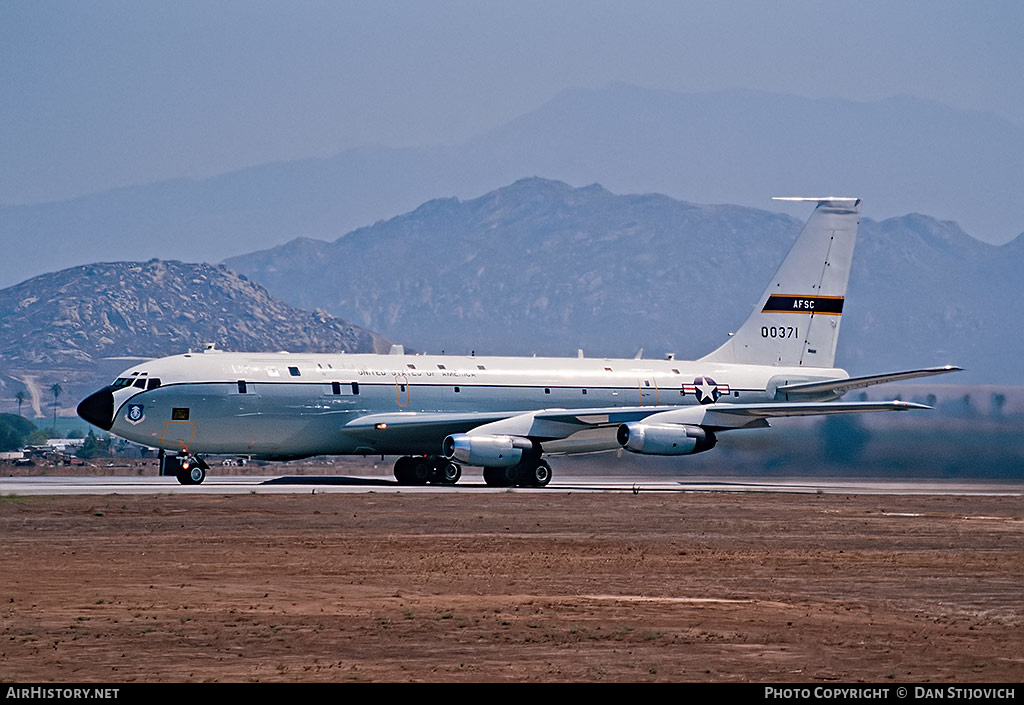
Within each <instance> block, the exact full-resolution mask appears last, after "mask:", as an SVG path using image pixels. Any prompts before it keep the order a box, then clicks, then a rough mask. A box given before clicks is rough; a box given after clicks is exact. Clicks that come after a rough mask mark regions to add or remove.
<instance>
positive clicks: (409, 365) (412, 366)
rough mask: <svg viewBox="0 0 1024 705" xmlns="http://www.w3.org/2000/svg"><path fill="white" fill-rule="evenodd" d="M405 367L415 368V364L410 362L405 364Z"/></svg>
mask: <svg viewBox="0 0 1024 705" xmlns="http://www.w3.org/2000/svg"><path fill="white" fill-rule="evenodd" d="M406 367H408V368H409V369H410V370H415V369H416V365H414V364H412V363H411V362H410V363H409V364H408V365H406Z"/></svg>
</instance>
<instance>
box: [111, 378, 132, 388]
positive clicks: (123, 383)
mask: <svg viewBox="0 0 1024 705" xmlns="http://www.w3.org/2000/svg"><path fill="white" fill-rule="evenodd" d="M132 381H133V380H131V379H130V378H128V377H118V378H117V379H115V380H114V383H113V384H112V385H110V386H111V387H113V388H114V389H120V388H121V387H130V386H131V384H132Z"/></svg>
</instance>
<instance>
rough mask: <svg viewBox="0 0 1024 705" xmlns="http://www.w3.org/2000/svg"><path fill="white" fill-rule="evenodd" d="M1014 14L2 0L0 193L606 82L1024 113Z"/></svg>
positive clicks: (452, 137) (224, 159) (393, 134)
mask: <svg viewBox="0 0 1024 705" xmlns="http://www.w3.org/2000/svg"><path fill="white" fill-rule="evenodd" d="M1022 27H1024V3H1022V2H1019V1H1006V2H945V1H938V0H927V1H921V2H899V1H898V0H885V1H883V2H875V1H874V0H870V1H869V0H856V1H855V2H833V3H829V2H821V1H818V2H812V1H807V2H799V1H777V0H776V1H772V2H764V1H763V0H757V1H752V2H739V1H737V2H703V3H689V2H680V1H678V0H676V1H670V2H638V1H637V0H630V1H628V2H599V1H597V0H573V1H561V2H559V1H554V2H553V1H552V0H544V1H540V2H533V1H522V2H512V1H510V0H506V1H504V2H488V1H485V0H467V1H465V2H456V1H445V2H441V1H438V2H430V1H426V0H422V1H419V2H399V1H394V2H384V1H379V0H378V1H374V2H341V1H334V2H299V1H297V0H287V1H283V2H256V1H254V0H244V1H238V2H235V1H227V2H211V1H210V0H203V1H202V2H188V1H183V0H174V1H173V2H150V1H143V0H128V1H124V2H120V1H94V2H73V1H72V0H64V1H59V2H47V1H41V0H13V1H12V0H0V203H7V204H14V203H31V202H39V201H46V200H55V199H61V198H66V197H70V196H75V195H81V194H85V193H91V192H95V191H100V190H104V189H107V188H110V187H114V186H123V185H131V184H140V183H147V182H150V181H154V180H158V179H165V178H172V177H180V176H191V177H201V176H209V175H212V174H216V173H220V172H224V171H229V170H232V169H236V168H239V167H244V166H248V165H252V164H258V163H262V162H266V161H275V160H284V159H291V158H295V157H308V156H326V155H329V154H333V153H335V152H337V151H339V150H341V149H344V148H347V147H352V146H357V145H361V144H367V143H377V144H385V145H393V146H399V145H426V144H432V143H439V142H440V143H453V142H460V141H462V140H464V139H465V138H467V137H469V136H472V135H473V134H476V133H479V132H482V131H485V130H487V129H489V128H491V127H495V126H497V125H499V124H501V123H504V122H506V121H507V120H509V119H510V118H513V117H515V116H516V115H519V114H521V113H524V112H528V111H530V110H533V109H535V108H537V107H538V106H540V105H541V104H542V103H544V102H545V101H546V100H548V99H550V98H551V97H552V96H554V95H555V94H556V93H558V92H559V91H561V90H563V89H566V88H571V87H596V86H601V85H603V84H606V83H609V82H612V81H624V82H629V83H635V84H639V85H643V86H649V87H657V88H667V89H672V90H679V91H690V90H700V91H705V90H719V89H727V88H756V89H760V90H765V91H771V92H781V93H791V94H795V95H801V96H807V97H824V96H836V97H843V98H851V99H856V100H871V99H876V98H882V97H887V96H891V95H894V94H909V95H912V96H916V97H920V98H927V99H932V100H937V101H940V102H943V103H946V104H949V105H952V106H955V107H960V108H971V109H976V110H981V111H987V112H991V113H994V114H997V115H999V116H1001V117H1003V118H1005V119H1007V120H1010V121H1012V122H1014V123H1015V124H1017V125H1024V41H1022V40H1021V36H1022ZM382 215H390V214H382Z"/></svg>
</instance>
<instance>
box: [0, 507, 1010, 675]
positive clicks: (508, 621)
mask: <svg viewBox="0 0 1024 705" xmlns="http://www.w3.org/2000/svg"><path fill="white" fill-rule="evenodd" d="M0 537H2V540H3V550H2V551H0V680H3V681H22V682H24V681H58V682H85V681H102V682H132V681H142V682H152V681H231V682H245V681H781V682H795V681H799V682H817V681H829V682H831V681H839V682H854V681H870V682H924V681H937V682H942V681H955V682H982V681H1004V682H1007V681H1008V682H1021V681H1024V586H1022V580H1021V576H1022V575H1024V506H1022V503H1021V500H1020V498H1019V497H1018V498H1011V497H975V496H971V497H953V496H906V497H900V496H841V495H781V494H778V495H765V494H714V493H701V494H654V493H640V494H635V495H634V494H628V493H627V494H612V493H594V494H589V493H588V494H583V493H566V492H553V491H540V492H537V491H533V492H508V493H496V494H476V493H467V494H455V493H443V492H442V493H437V494H410V493H398V494H315V495H314V494H310V495H237V496H223V497H220V496H200V495H155V496H117V495H111V496H89V497H65V498H60V497H41V498H12V497H2V498H0Z"/></svg>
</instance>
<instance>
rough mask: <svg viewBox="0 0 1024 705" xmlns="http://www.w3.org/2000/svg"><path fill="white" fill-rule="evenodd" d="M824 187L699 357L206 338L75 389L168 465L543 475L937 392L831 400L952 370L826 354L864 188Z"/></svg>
mask: <svg viewBox="0 0 1024 705" xmlns="http://www.w3.org/2000/svg"><path fill="white" fill-rule="evenodd" d="M787 200H798V201H811V202H815V203H816V204H817V206H816V208H815V209H814V212H813V213H812V214H811V216H810V218H809V219H808V221H807V223H806V224H805V225H804V227H803V229H802V230H801V232H800V235H799V236H798V237H797V240H796V242H795V243H794V245H793V247H792V249H791V250H790V252H789V254H788V255H787V256H786V259H785V260H784V261H783V263H782V266H781V267H780V268H779V270H778V272H777V273H776V274H775V277H774V278H773V279H772V280H771V282H770V283H769V285H768V288H767V289H766V290H765V292H764V294H763V295H762V296H761V298H760V299H758V301H757V305H756V307H755V308H754V311H753V312H752V313H751V314H750V317H749V318H748V319H747V320H746V322H745V323H744V324H743V325H742V326H741V327H740V328H739V330H738V331H736V333H735V334H732V335H731V337H729V339H728V340H727V341H726V342H725V344H724V345H722V346H721V347H720V348H718V349H717V350H715V351H714V352H712V353H710V354H708V355H706V356H704V357H702V358H701V359H699V360H696V361H681V360H675V359H672V357H671V356H670V357H669V358H668V359H665V360H644V359H601V358H584V357H583V356H582V354H580V356H578V357H576V358H536V357H534V358H517V357H475V356H466V357H463V356H452V355H406V354H404V353H403V351H402V350H401V348H400V347H399V346H396V347H395V348H394V349H393V350H392V353H393V354H390V355H363V354H337V355H330V354H289V353H284V352H281V353H242V352H224V351H221V350H217V349H215V348H214V347H213V346H210V347H209V348H208V349H207V350H206V351H205V352H201V353H195V354H193V353H188V354H184V355H175V356H172V357H165V358H161V359H157V360H149V361H145V362H143V363H141V364H138V365H136V366H134V367H132V368H130V369H128V370H126V371H125V372H123V373H122V374H121V375H120V376H119V377H118V378H117V379H116V380H115V381H114V382H113V384H111V385H109V386H107V387H104V388H103V389H101V390H99V391H98V392H96V393H94V394H92V395H90V396H89V397H87V398H86V399H85V400H83V401H82V402H81V403H80V404H79V406H78V414H79V415H80V416H81V417H82V418H83V419H85V420H86V421H88V422H90V423H92V424H94V425H96V426H99V427H100V428H103V429H105V430H108V431H111V432H113V433H115V434H117V435H118V436H121V437H123V438H127V439H128V440H131V441H134V442H136V443H141V444H143V445H147V446H152V447H156V448H159V449H161V458H162V465H161V472H162V473H164V474H175V475H177V477H178V480H179V482H181V483H182V484H198V483H200V482H202V481H203V479H204V478H205V477H206V473H207V470H208V469H209V466H208V463H207V462H206V461H205V460H204V459H203V456H204V455H205V454H210V453H218V454H220V453H223V454H237V455H246V456H252V457H258V458H267V459H278V460H287V459H296V458H302V457H307V456H311V455H347V454H359V455H370V454H372V455H400V456H402V457H400V458H399V459H398V461H397V462H396V463H395V469H394V473H395V477H396V478H397V480H398V481H399V482H400V483H408V484H423V483H427V482H436V483H439V484H454V483H455V482H457V481H458V480H459V478H460V477H461V474H462V468H461V465H460V464H465V465H475V466H482V467H483V476H484V480H485V481H486V483H487V484H488V485H492V486H511V485H521V486H532V487H543V486H545V485H547V484H548V482H549V481H550V480H551V467H550V465H548V463H547V461H546V460H544V459H543V457H542V456H543V455H550V454H562V453H580V452H595V451H602V450H614V449H618V448H620V447H621V448H625V449H626V450H629V451H632V452H634V453H639V454H642V455H643V454H647V455H687V454H691V453H701V452H703V451H706V450H710V449H711V448H713V447H714V446H715V443H716V441H717V436H718V435H719V434H721V433H723V432H725V431H731V430H734V429H743V428H758V427H764V426H767V425H768V421H767V419H769V418H771V417H776V416H804V415H814V414H845V413H856V412H872V411H901V410H906V409H926V408H929V407H926V406H923V405H921V404H914V403H908V402H903V401H881V402H873V401H837V400H838V399H839V398H840V397H841V396H842V395H843V394H845V393H846V392H848V391H850V390H851V389H859V388H863V387H867V386H870V385H874V384H880V383H883V382H890V381H894V380H903V379H909V378H912V377H922V376H926V375H934V374H941V373H944V372H951V371H954V370H957V369H959V368H957V367H952V366H948V367H933V368H927V369H918V370H910V371H906V372H896V373H891V374H882V375H873V376H867V377H850V376H849V375H848V374H847V373H846V372H845V371H844V370H841V369H837V368H835V367H833V364H834V360H835V351H836V341H837V339H838V335H839V323H840V320H841V316H842V313H843V303H844V297H845V294H846V285H847V281H848V279H849V274H850V264H851V260H852V257H853V246H854V240H855V239H856V235H857V225H858V222H859V207H860V199H856V198H833V197H828V198H800V199H787Z"/></svg>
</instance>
